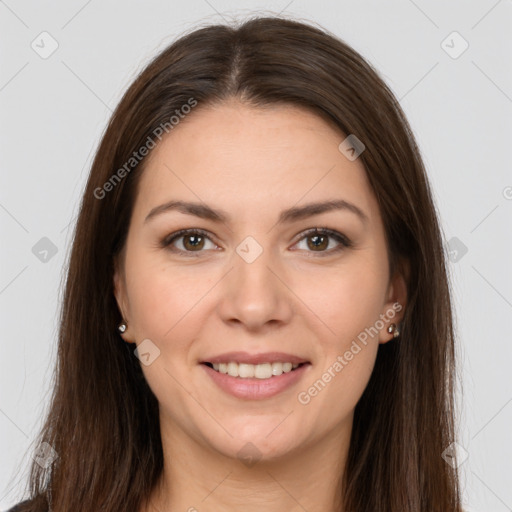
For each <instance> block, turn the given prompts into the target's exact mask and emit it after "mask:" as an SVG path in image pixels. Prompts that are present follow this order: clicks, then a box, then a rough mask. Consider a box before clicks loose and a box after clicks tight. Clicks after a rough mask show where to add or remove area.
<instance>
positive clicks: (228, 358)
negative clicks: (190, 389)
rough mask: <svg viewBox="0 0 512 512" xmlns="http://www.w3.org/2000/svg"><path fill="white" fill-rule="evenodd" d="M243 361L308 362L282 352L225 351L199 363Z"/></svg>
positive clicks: (255, 362)
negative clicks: (251, 352) (250, 352)
mask: <svg viewBox="0 0 512 512" xmlns="http://www.w3.org/2000/svg"><path fill="white" fill-rule="evenodd" d="M232 361H234V362H237V363H245V364H262V363H279V362H281V363H292V364H300V363H308V362H309V361H308V360H307V359H304V358H303V357H299V356H294V355H292V354H286V353H284V352H262V353H260V354H249V353H248V352H226V353H224V354H219V355H217V356H211V357H208V358H206V359H204V360H203V361H201V363H230V362H232Z"/></svg>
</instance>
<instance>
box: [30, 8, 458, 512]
mask: <svg viewBox="0 0 512 512" xmlns="http://www.w3.org/2000/svg"><path fill="white" fill-rule="evenodd" d="M232 97H236V98H238V99H240V100H242V101H244V102H246V103H247V104H248V105H251V106H255V107H259V108H265V106H270V105H272V104H289V105H295V106H299V107H303V108H308V109H312V110H313V111H314V112H316V113H317V114H318V115H320V116H322V117H323V118H324V119H325V120H327V121H328V122H329V123H332V124H333V126H336V127H337V128H338V129H339V130H341V131H342V132H343V133H344V134H346V135H348V134H355V135H356V137H357V138H358V139H359V140H361V141H362V142H363V143H364V145H365V151H364V152H363V153H362V154H361V155H360V157H359V158H360V159H361V161H362V163H363V164H364V167H365V169H366V172H367V175H368V179H369V182H370V184H371V186H372V189H373V192H374V193H375V196H376V198H377V200H378V203H379V206H380V211H381V215H382V219H383V222H384V226H385V235H386V239H387V244H388V252H389V257H390V265H391V270H392V271H394V270H397V269H404V268H405V265H406V266H407V268H408V275H407V283H408V285H407V297H408V300H407V305H406V308H405V316H404V319H403V322H402V329H401V336H400V339H399V341H398V342H391V343H387V344H384V345H380V346H379V350H378V355H377V361H376V364H375V368H374V371H373V374H372V376H371V379H370V382H369V384H368V386H367V388H366V389H365V391H364V393H363V396H362V397H361V399H360V401H359V402H358V404H357V406H356V410H355V417H354V426H353V433H352V439H351V444H350V450H349V457H348V460H347V464H346V468H345V471H344V477H343V478H342V477H341V475H340V477H339V485H340V488H342V489H343V496H344V503H343V504H342V506H343V510H344V511H345V512H413V511H414V512H437V511H439V512H449V511H450V512H451V511H459V510H460V491H459V483H458V477H457V472H456V469H454V468H453V467H452V465H451V464H448V463H447V462H445V460H444V459H443V457H442V453H443V451H444V450H445V449H446V448H447V447H448V446H449V445H450V444H451V443H452V442H453V441H454V440H455V439H454V376H455V371H454V332H453V330H454V329H453V311H452V304H451V300H450V290H449V281H448V276H447V269H446V260H445V258H446V255H445V253H444V249H443V238H442V234H441V231H440V227H439V221H438V215H437V212H436V208H435V205H434V202H433V199H432V194H431V190H430V187H429V184H428V180H427V176H426V172H425V168H424V165H423V162H422V159H421V156H420V152H419V150H418V147H417V145H416V142H415V139H414V136H413V133H412V131H411V129H410V126H409V124H408V122H407V120H406V118H405V116H404V114H403V112H402V110H401V108H400V105H399V103H398V101H397V100H396V98H395V97H394V95H393V94H392V92H391V91H390V89H389V88H388V87H387V86H386V84H385V83H384V81H383V80H382V79H381V78H380V77H379V75H378V73H377V72H376V71H375V70H374V69H373V67H372V66H371V65H370V64H369V63H368V62H367V61H366V60H365V59H364V58H363V57H362V56H361V55H359V54H358V53H357V52H355V51H354V50H353V49H352V48H351V47H350V46H348V45H347V44H346V43H344V42H343V41H342V40H340V39H339V38H337V37H335V36H334V35H332V34H330V33H328V32H327V31H325V30H322V29H321V28H317V27H315V26H313V25H312V24H308V23H303V22H299V21H294V20H290V19H284V18H280V17H256V18H252V19H249V20H246V21H245V22H244V23H242V24H240V25H238V26H226V25H212V26H207V27H203V28H200V29H197V30H195V31H192V32H190V33H188V34H185V35H184V36H182V37H181V38H180V39H179V40H177V41H176V42H174V43H173V44H172V45H170V46H169V47H168V48H166V49H165V50H164V51H163V52H161V53H160V54H159V55H158V56H157V57H156V58H154V60H153V61H152V62H151V63H150V64H149V65H148V66H147V67H146V68H145V69H144V70H143V71H142V72H141V73H140V75H139V76H138V77H137V78H136V80H135V81H134V83H133V84H132V85H131V86H130V87H129V89H128V90H127V91H126V93H125V94H124V96H123V98H122V100H121V101H120V103H119V105H118V107H117V109H116V110H115V112H114V114H113V115H112V118H111V120H110V122H109V124H108V127H107V129H106V131H105V133H104V135H103V138H102V140H101V143H100V146H99V149H98V151H97V153H96V156H95V158H94V161H93V164H92V168H91V172H90V175H89V179H88V182H87V185H86V189H85V193H84V195H83V199H82V203H81V208H80V213H79V217H78V220H77V224H76V231H75V234H74V240H73V245H72V251H71V254H70V260H69V267H68V269H67V281H66V285H65V292H64V296H63V302H62V309H61V318H60V331H59V339H58V357H57V364H56V369H55V377H54V379H55V383H54V388H53V395H52V400H51V404H50V407H49V413H48V415H47V418H46V421H45V424H44V426H43V428H42V431H41V434H40V437H39V438H38V442H39V443H48V445H49V446H51V447H52V448H53V449H54V450H55V452H56V453H57V455H58V457H57V458H56V459H55V460H54V461H53V462H52V464H50V465H49V467H48V468H46V469H44V468H42V467H41V465H40V464H38V463H36V462H34V463H33V464H32V466H31V472H30V480H29V483H30V486H29V493H30V502H27V505H26V507H24V510H26V511H29V510H30V511H34V512H36V511H37V512H42V511H46V510H48V501H49V500H51V509H52V511H53V512H69V511H71V510H72V511H80V510H83V511H87V512H89V511H100V510H101V511H104V512H114V511H115V512H119V510H127V511H130V512H133V511H137V510H139V507H140V506H141V505H142V504H143V503H144V502H145V501H146V500H147V498H148V497H149V495H150V492H151V490H152V489H153V486H154V485H155V483H156V481H157V479H158V477H159V476H160V474H161V471H162V467H163V456H162V446H161V439H160V431H159V418H158V403H157V400H156V398H155V396H154V395H153V393H152V392H151V390H150V388H149V386H148V384H147V382H146V381H145V379H144V376H143V373H142V370H141V367H140V363H139V361H138V360H137V358H136V357H135V356H134V355H133V353H132V351H131V350H130V349H129V348H128V347H131V345H128V344H126V343H123V342H122V340H121V339H120V337H119V335H118V332H117V330H116V326H117V325H118V323H119V321H120V319H121V317H120V313H119V310H118V308H117V304H116V302H115V299H114V294H113V261H114V258H115V256H116V255H117V254H118V253H119V251H120V250H121V249H122V248H123V246H124V242H125V239H126V235H127V231H128V226H129V222H130V217H131V211H132V206H133V204H134V199H135V195H136V193H137V182H138V179H139V178H140V176H141V173H142V172H143V169H144V164H145V162H146V160H145V159H142V160H141V161H140V163H139V162H131V163H130V164H129V165H128V166H127V165H126V164H127V162H130V158H131V157H132V155H133V154H134V152H137V151H138V150H139V149H140V148H141V147H143V146H144V145H147V144H148V137H153V138H154V134H155V133H160V132H159V131H158V130H160V131H161V128H159V127H162V126H166V130H165V131H170V130H171V129H172V123H169V119H170V118H171V117H172V116H173V115H176V111H177V110H178V111H180V109H182V106H183V105H185V104H187V103H188V104H190V103H191V102H190V100H191V98H192V99H193V101H196V102H197V104H198V105H199V106H198V108H200V107H201V105H212V104H214V103H220V102H222V101H223V100H226V99H227V98H232ZM190 115H192V116H193V115H194V114H193V112H192V113H191V114H190ZM156 142H158V141H156ZM122 168H124V169H125V171H126V172H124V173H123V172H121V173H119V172H118V170H119V169H122ZM116 173H117V177H118V178H119V179H117V178H116V180H115V181H114V180H113V175H114V174H116ZM107 182H109V183H110V186H105V184H106V183H107ZM107 189H108V190H107ZM340 509H341V504H340Z"/></svg>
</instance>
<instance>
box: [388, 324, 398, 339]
mask: <svg viewBox="0 0 512 512" xmlns="http://www.w3.org/2000/svg"><path fill="white" fill-rule="evenodd" d="M388 332H389V334H391V333H393V338H398V336H400V331H399V330H398V328H397V326H396V325H395V324H390V326H389V327H388Z"/></svg>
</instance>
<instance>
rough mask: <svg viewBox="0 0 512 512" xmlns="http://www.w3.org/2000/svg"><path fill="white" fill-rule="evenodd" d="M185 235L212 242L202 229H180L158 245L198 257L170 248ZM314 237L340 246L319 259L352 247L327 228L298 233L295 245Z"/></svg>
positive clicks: (340, 236) (193, 253) (188, 254)
mask: <svg viewBox="0 0 512 512" xmlns="http://www.w3.org/2000/svg"><path fill="white" fill-rule="evenodd" d="M186 235H200V236H203V237H205V238H208V240H210V241H211V242H213V240H211V238H210V236H209V233H208V232H207V231H204V230H203V229H199V228H191V229H180V230H179V231H176V232H175V233H172V234H171V235H169V236H167V237H166V238H164V239H163V240H162V242H161V244H160V245H161V247H162V248H167V249H169V250H170V251H171V252H174V253H180V254H184V255H186V256H187V257H188V256H191V257H198V256H200V254H201V253H202V252H204V250H201V251H183V250H182V249H177V248H176V247H172V243H173V242H174V241H175V240H178V239H179V238H182V237H184V236H186ZM314 235H324V236H325V235H327V236H329V237H331V238H333V239H334V240H336V241H337V242H338V243H339V244H340V245H338V247H336V248H334V249H330V250H328V251H318V253H317V254H318V255H319V256H320V257H322V256H327V255H331V254H334V253H338V252H340V251H342V250H343V249H346V248H350V247H352V246H353V243H352V241H351V240H349V239H348V238H347V237H346V236H345V235H342V234H341V233H339V232H338V231H334V230H333V229H329V228H312V229H308V230H306V231H303V232H302V233H300V235H299V236H300V238H299V240H298V241H297V242H296V244H297V243H299V242H300V241H302V240H303V239H304V238H307V237H308V236H314ZM294 245H295V244H294ZM306 252H312V253H316V252H317V251H306ZM195 253H197V254H195Z"/></svg>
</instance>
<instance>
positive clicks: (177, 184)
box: [134, 100, 378, 219]
mask: <svg viewBox="0 0 512 512" xmlns="http://www.w3.org/2000/svg"><path fill="white" fill-rule="evenodd" d="M345 137H346V135H345V134H343V133H342V132H341V131H340V130H337V129H336V128H335V127H334V126H332V125H331V124H330V123H327V122H326V121H325V120H324V119H323V118H322V117H320V116H318V115H316V114H315V113H313V112H311V111H309V110H306V109H302V108H298V107H295V106H288V105H286V106H285V105H279V106H272V107H270V108H267V107H265V108H255V107H251V106H247V105H244V104H241V103H239V102H237V101H235V100H233V101H229V102H226V103H223V104H221V105H218V106H215V107H207V108H201V107H200V106H199V107H196V109H195V110H194V111H193V112H192V113H191V114H189V115H188V116H187V117H186V118H185V119H184V120H183V121H181V122H180V123H179V124H178V125H176V126H175V127H174V128H173V130H172V131H171V132H170V133H169V134H168V135H167V136H166V137H164V138H163V140H162V141H161V142H160V143H159V144H158V145H157V146H156V147H155V148H154V149H153V150H152V152H151V153H150V155H149V157H148V159H147V161H146V164H145V168H144V171H143V175H142V177H141V180H140V183H139V190H138V194H137V200H136V204H135V208H134V216H142V215H145V214H147V212H148V211H149V210H150V209H151V208H153V207H155V206H156V205H158V204H161V203H164V202H167V201H169V200H171V199H175V200H176V199H182V200H190V201H200V202H205V203H207V204H208V205H211V206H218V207H219V208H222V209H223V210H229V211H231V212H233V215H234V216H236V217H237V218H239V219H242V218H243V217H244V216H247V217H249V216H251V215H252V216H254V214H255V213H258V214H263V213H264V212H265V211H267V212H270V211H271V210H272V211H273V210H274V209H275V211H280V210H281V209H283V208H285V207H286V206H288V207H289V206H292V205H295V204H298V203H302V202H312V201H315V200H325V199H346V200H348V201H350V202H352V203H356V204H357V205H358V206H359V207H360V208H361V209H363V210H364V211H366V212H367V213H368V216H370V217H371V216H374V215H378V207H377V203H376V200H375V198H374V195H373V193H372V191H371V188H370V186H369V183H368V180H367V176H366V171H365V169H364V166H363V164H362V162H361V161H360V160H357V159H356V160H355V161H350V160H348V159H347V158H346V157H345V156H344V155H343V154H342V153H341V152H340V151H339V149H338V146H339V144H340V143H341V142H342V141H343V140H344V139H345Z"/></svg>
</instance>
